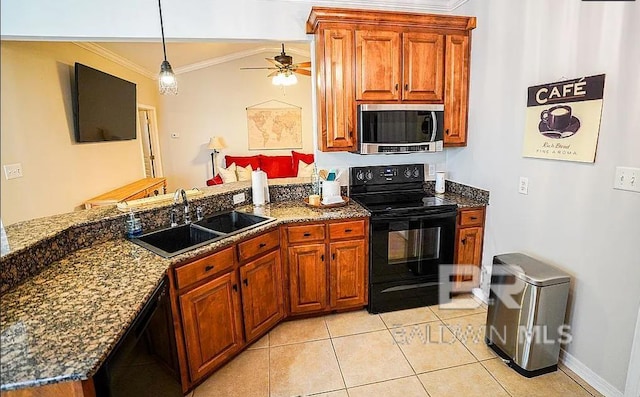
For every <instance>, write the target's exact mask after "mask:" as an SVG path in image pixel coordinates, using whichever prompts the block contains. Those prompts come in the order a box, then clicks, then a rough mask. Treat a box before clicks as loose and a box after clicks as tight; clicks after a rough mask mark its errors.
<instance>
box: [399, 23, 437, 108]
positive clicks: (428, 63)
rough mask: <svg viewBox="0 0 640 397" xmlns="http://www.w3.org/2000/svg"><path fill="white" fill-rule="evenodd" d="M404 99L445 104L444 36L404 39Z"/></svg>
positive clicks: (406, 35)
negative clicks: (443, 102) (443, 100)
mask: <svg viewBox="0 0 640 397" xmlns="http://www.w3.org/2000/svg"><path fill="white" fill-rule="evenodd" d="M402 49H403V51H402V65H403V66H402V68H403V85H404V87H403V91H402V99H403V100H409V101H433V102H439V101H442V98H443V93H444V36H443V35H441V34H434V33H415V32H411V33H404V34H403V35H402Z"/></svg>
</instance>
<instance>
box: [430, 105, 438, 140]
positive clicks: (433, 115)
mask: <svg viewBox="0 0 640 397" xmlns="http://www.w3.org/2000/svg"><path fill="white" fill-rule="evenodd" d="M437 129H438V119H436V112H433V111H432V112H431V139H429V142H435V140H436V132H437Z"/></svg>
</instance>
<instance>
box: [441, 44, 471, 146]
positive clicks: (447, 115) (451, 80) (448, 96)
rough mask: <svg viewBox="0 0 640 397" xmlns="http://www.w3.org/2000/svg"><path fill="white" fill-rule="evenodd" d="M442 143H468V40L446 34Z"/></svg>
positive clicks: (446, 144)
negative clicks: (443, 132)
mask: <svg viewBox="0 0 640 397" xmlns="http://www.w3.org/2000/svg"><path fill="white" fill-rule="evenodd" d="M445 56H446V59H445V95H444V131H445V134H444V144H445V146H465V145H466V144H467V111H468V109H467V108H468V102H469V37H468V36H464V35H448V36H447V38H446V46H445Z"/></svg>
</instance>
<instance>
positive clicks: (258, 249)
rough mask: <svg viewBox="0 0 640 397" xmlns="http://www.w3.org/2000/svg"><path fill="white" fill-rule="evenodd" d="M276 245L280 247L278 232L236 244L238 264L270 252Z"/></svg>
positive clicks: (274, 231) (271, 232)
mask: <svg viewBox="0 0 640 397" xmlns="http://www.w3.org/2000/svg"><path fill="white" fill-rule="evenodd" d="M278 245H280V239H279V238H278V230H277V229H276V230H272V231H270V232H269V233H265V234H262V235H260V236H258V237H254V238H252V239H251V240H247V241H245V242H242V243H240V244H238V259H239V260H240V262H242V261H245V260H247V259H249V258H252V257H254V256H256V255H258V254H261V253H263V252H267V251H270V250H272V249H273V248H276V247H277V246H278Z"/></svg>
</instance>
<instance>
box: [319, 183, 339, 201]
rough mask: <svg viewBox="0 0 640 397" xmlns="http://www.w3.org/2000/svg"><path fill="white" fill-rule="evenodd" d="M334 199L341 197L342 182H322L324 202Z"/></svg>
mask: <svg viewBox="0 0 640 397" xmlns="http://www.w3.org/2000/svg"><path fill="white" fill-rule="evenodd" d="M334 197H340V181H324V182H322V200H323V201H326V200H325V199H327V198H334Z"/></svg>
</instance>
